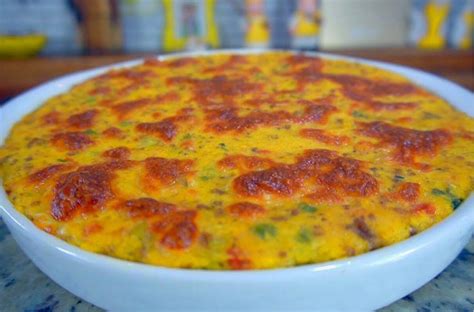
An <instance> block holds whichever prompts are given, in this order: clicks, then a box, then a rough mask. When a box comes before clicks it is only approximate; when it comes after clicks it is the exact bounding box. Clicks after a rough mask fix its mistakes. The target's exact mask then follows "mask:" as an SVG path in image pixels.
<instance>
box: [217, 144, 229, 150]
mask: <svg viewBox="0 0 474 312" xmlns="http://www.w3.org/2000/svg"><path fill="white" fill-rule="evenodd" d="M219 148H220V149H221V150H223V151H226V152H227V151H228V149H227V146H226V145H225V143H219Z"/></svg>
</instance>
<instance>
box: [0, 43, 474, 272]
mask: <svg viewBox="0 0 474 312" xmlns="http://www.w3.org/2000/svg"><path fill="white" fill-rule="evenodd" d="M268 52H270V53H271V52H289V53H295V54H299V53H301V54H303V55H307V56H311V57H322V58H326V59H333V60H345V61H350V62H356V63H359V64H363V65H369V66H375V67H377V68H379V69H382V70H387V71H391V72H395V73H397V74H400V75H402V76H404V77H405V78H407V79H409V80H410V81H411V82H412V83H415V84H417V85H419V86H421V87H423V88H425V89H427V90H429V91H430V92H432V93H434V94H435V95H436V96H439V97H441V98H443V99H444V100H446V101H447V102H448V103H449V104H450V105H451V106H454V107H455V108H456V109H457V110H460V111H463V112H465V113H466V114H467V115H469V116H471V117H473V116H474V105H473V106H472V107H469V106H468V105H467V104H466V105H464V106H462V107H459V106H458V105H461V104H459V102H461V100H462V99H466V98H467V99H469V98H471V99H472V100H473V101H472V102H474V94H473V93H472V92H470V91H468V90H467V89H465V88H463V87H461V86H459V85H457V84H455V83H452V82H450V81H448V80H446V79H444V78H440V77H437V76H435V75H433V74H430V73H427V72H424V71H421V70H418V69H413V68H410V67H407V66H402V65H396V64H391V63H386V62H380V61H372V60H367V59H364V58H358V57H350V56H343V55H337V54H332V53H323V52H300V51H293V50H277V49H270V50H268V49H267V50H260V49H258V50H248V49H237V50H236V49H224V50H212V51H197V52H182V53H172V54H167V55H153V57H156V58H157V59H159V60H167V59H173V58H181V57H199V56H209V55H216V54H224V55H228V54H244V55H249V54H261V53H268ZM144 59H145V57H143V58H140V59H134V60H130V61H125V62H119V63H114V64H110V65H106V66H100V67H96V68H93V69H88V70H83V71H79V72H74V73H71V74H67V75H63V76H61V77H58V78H55V79H53V80H49V81H47V82H45V83H42V84H40V85H38V86H36V87H34V88H31V89H29V90H27V91H25V92H23V93H21V94H20V95H18V96H15V97H14V98H12V99H10V100H8V101H7V102H6V103H4V105H3V106H2V107H0V117H1V118H0V119H3V118H4V116H3V115H4V114H6V113H7V112H8V111H9V110H13V108H12V107H15V105H19V106H21V105H23V106H25V107H28V108H27V109H26V110H25V112H23V113H18V112H13V113H11V114H12V115H14V116H15V117H16V121H14V122H12V123H11V125H10V126H8V127H6V128H5V129H0V142H1V144H3V143H4V140H5V139H6V138H7V137H8V135H9V134H10V130H11V127H12V126H13V125H14V124H15V123H16V122H18V120H19V119H21V118H23V117H24V116H25V115H26V114H28V113H30V112H32V111H34V110H35V109H37V108H38V107H40V106H41V105H43V104H44V101H45V100H44V99H39V100H37V102H36V104H35V105H32V104H31V102H30V104H24V103H21V102H23V100H24V99H25V98H28V97H31V96H33V95H35V94H41V93H42V92H47V91H50V90H56V91H57V90H58V89H59V88H64V90H59V92H54V95H49V96H48V97H46V99H49V98H52V97H54V96H56V95H57V94H61V93H63V92H65V91H67V90H69V89H70V88H71V87H72V86H74V85H76V84H78V83H81V82H83V81H86V80H88V79H90V78H91V77H94V76H97V75H100V74H102V73H104V72H106V71H108V70H110V69H112V68H124V67H131V66H134V65H137V64H140V63H141V62H142V61H143V60H144ZM432 84H442V85H444V86H445V87H446V89H448V91H445V89H443V90H433V89H432V88H430V86H431V85H432ZM17 107H18V106H17ZM15 108H16V107H15ZM0 183H1V184H0V217H3V219H9V220H10V221H12V222H13V224H15V225H16V226H17V227H19V228H20V229H21V231H22V232H23V233H25V234H26V235H28V236H29V237H32V238H33V239H34V240H38V242H39V243H43V244H46V245H49V246H50V247H52V248H54V249H55V250H56V251H58V252H62V253H66V254H68V255H69V256H72V257H74V258H75V259H77V260H80V261H82V262H88V263H91V264H94V265H95V266H99V267H107V268H108V269H112V270H133V272H134V273H135V274H141V275H150V274H159V275H160V276H163V275H169V276H173V277H175V278H183V279H184V278H185V279H189V278H193V279H196V280H201V279H208V278H209V277H212V278H213V279H214V280H216V281H225V280H233V281H235V279H236V278H237V279H246V280H248V279H259V278H260V277H264V276H268V275H271V276H272V277H273V278H281V277H284V276H285V275H288V274H292V275H294V274H305V273H307V272H318V271H328V270H335V269H344V268H346V267H349V266H372V265H378V264H382V263H385V262H391V261H396V260H397V259H398V258H400V257H404V256H407V255H409V254H410V253H413V252H415V251H416V250H418V249H421V248H423V247H424V246H426V245H429V244H431V243H434V242H436V241H437V240H439V239H441V238H442V236H443V235H444V234H443V233H445V232H447V231H451V230H452V228H455V227H456V226H457V225H458V224H462V223H463V222H467V223H470V224H471V229H470V233H472V232H474V192H471V193H470V195H469V196H468V197H467V198H466V199H465V200H464V202H463V203H462V204H461V205H460V206H459V207H458V208H457V209H456V210H455V211H453V212H452V213H451V214H450V215H449V216H448V217H446V218H445V219H443V220H441V221H440V222H438V223H437V224H434V225H432V226H431V227H429V228H428V229H426V230H424V231H422V232H420V233H418V234H416V235H414V236H412V237H409V238H406V239H404V240H402V241H400V242H397V243H394V244H391V245H388V246H385V247H382V248H379V249H376V250H372V251H368V252H365V253H362V254H360V255H356V256H352V257H347V258H341V259H336V260H331V261H326V262H321V263H313V264H304V265H297V266H292V267H278V268H270V269H254V270H207V269H184V268H172V267H164V266H158V265H152V264H146V263H141V262H132V261H129V260H124V259H120V258H115V257H112V256H107V255H103V254H98V253H94V252H91V251H87V250H85V249H81V248H79V247H77V246H75V245H72V244H70V243H68V242H66V241H64V240H62V239H60V238H58V237H56V236H54V235H52V234H49V233H47V232H45V231H43V230H41V229H40V228H38V227H37V226H36V225H34V223H33V222H31V221H30V219H28V218H27V217H26V216H24V215H23V214H22V213H20V212H19V211H18V210H16V209H15V208H14V206H13V204H12V203H11V202H10V201H9V199H8V196H7V194H6V193H5V189H4V187H3V182H2V179H1V178H0ZM4 222H5V220H4ZM468 225H469V224H468Z"/></svg>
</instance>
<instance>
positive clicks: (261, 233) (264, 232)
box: [253, 223, 277, 239]
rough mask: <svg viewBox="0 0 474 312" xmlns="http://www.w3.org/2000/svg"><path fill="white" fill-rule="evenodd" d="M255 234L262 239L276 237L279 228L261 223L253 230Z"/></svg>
mask: <svg viewBox="0 0 474 312" xmlns="http://www.w3.org/2000/svg"><path fill="white" fill-rule="evenodd" d="M253 232H254V233H255V234H257V236H258V237H260V238H261V239H267V238H272V237H275V236H276V234H277V228H276V227H275V226H274V225H273V224H271V223H260V224H257V225H256V226H255V227H254V228H253Z"/></svg>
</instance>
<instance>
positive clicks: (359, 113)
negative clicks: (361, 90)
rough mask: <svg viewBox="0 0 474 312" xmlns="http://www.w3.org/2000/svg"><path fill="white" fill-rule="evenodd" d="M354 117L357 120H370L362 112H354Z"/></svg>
mask: <svg viewBox="0 0 474 312" xmlns="http://www.w3.org/2000/svg"><path fill="white" fill-rule="evenodd" d="M352 116H353V117H356V118H368V117H369V116H367V115H366V114H364V113H362V112H360V111H353V112H352Z"/></svg>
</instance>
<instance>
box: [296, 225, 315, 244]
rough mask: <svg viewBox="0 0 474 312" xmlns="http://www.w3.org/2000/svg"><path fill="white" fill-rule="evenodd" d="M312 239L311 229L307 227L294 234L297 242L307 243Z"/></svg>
mask: <svg viewBox="0 0 474 312" xmlns="http://www.w3.org/2000/svg"><path fill="white" fill-rule="evenodd" d="M312 239H313V235H312V233H311V231H310V230H309V229H307V228H302V229H300V230H299V232H298V234H297V235H296V241H298V242H299V243H303V244H307V243H309V242H311V240H312Z"/></svg>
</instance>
